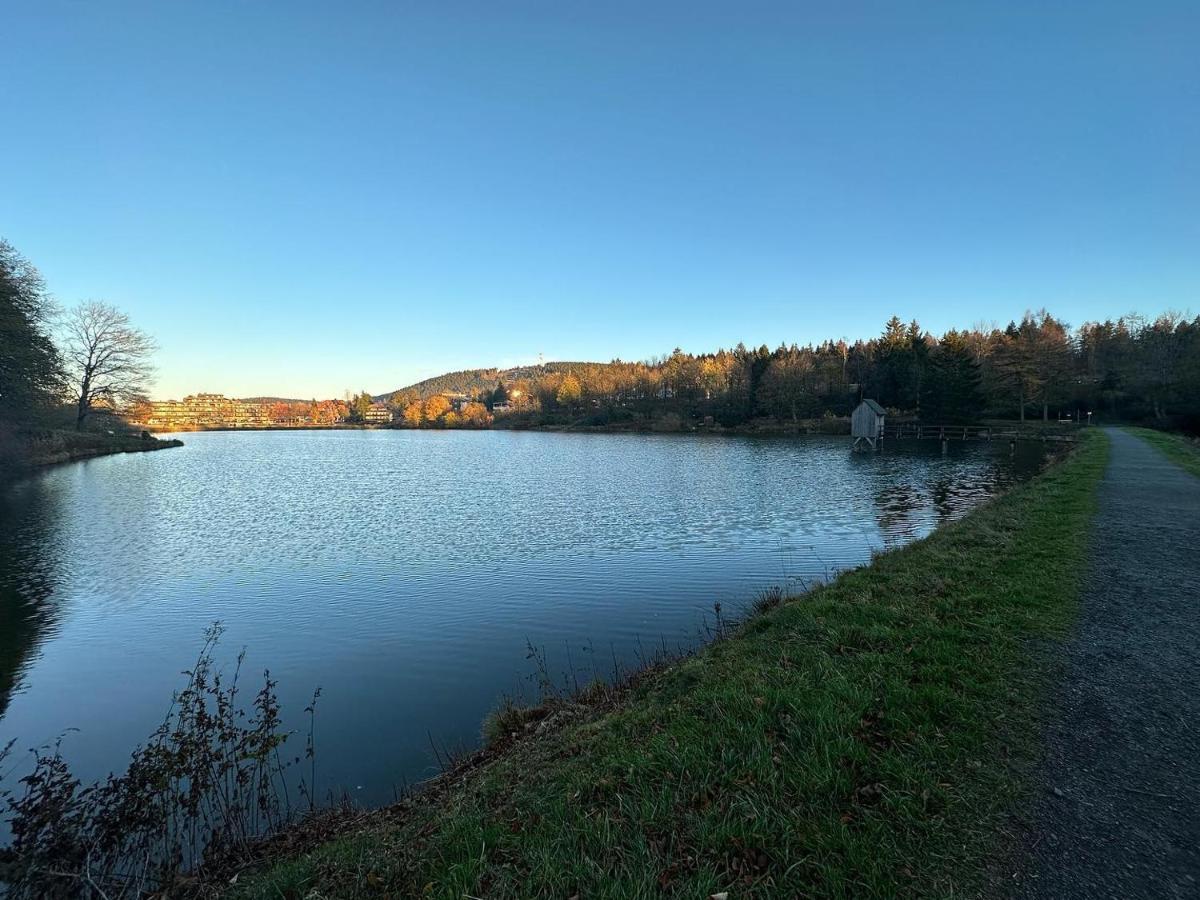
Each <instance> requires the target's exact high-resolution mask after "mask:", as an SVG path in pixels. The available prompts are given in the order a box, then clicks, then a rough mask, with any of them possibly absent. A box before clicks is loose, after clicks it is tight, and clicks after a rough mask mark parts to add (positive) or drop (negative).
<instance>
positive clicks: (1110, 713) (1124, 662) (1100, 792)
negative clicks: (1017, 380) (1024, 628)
mask: <svg viewBox="0 0 1200 900" xmlns="http://www.w3.org/2000/svg"><path fill="white" fill-rule="evenodd" d="M1108 434H1109V437H1110V438H1111V440H1112V456H1111V461H1110V464H1109V468H1108V471H1107V473H1106V474H1105V477H1104V481H1103V482H1102V484H1101V487H1100V505H1099V509H1098V511H1097V517H1096V524H1095V532H1094V535H1093V542H1092V548H1091V564H1090V572H1089V574H1088V576H1087V578H1086V580H1085V583H1084V589H1083V598H1082V608H1081V612H1080V621H1079V625H1078V629H1077V631H1076V633H1075V634H1074V635H1073V637H1072V638H1071V639H1070V640H1069V641H1068V643H1067V644H1066V646H1065V652H1066V659H1065V663H1064V671H1063V677H1062V681H1061V683H1060V685H1059V687H1058V689H1057V696H1056V700H1057V704H1058V705H1057V708H1055V710H1054V717H1053V721H1052V722H1051V723H1050V725H1049V726H1048V728H1047V732H1046V743H1047V748H1046V751H1047V755H1046V759H1045V762H1044V764H1043V766H1042V768H1041V769H1040V770H1039V772H1038V776H1037V777H1038V787H1037V791H1038V795H1037V799H1036V801H1035V806H1034V814H1033V826H1032V829H1031V831H1030V835H1029V838H1028V840H1027V842H1026V848H1025V853H1024V854H1023V858H1022V860H1021V862H1020V864H1019V865H1018V866H1017V867H1016V868H1017V872H1016V873H1015V875H1014V876H1013V882H1012V884H1013V885H1014V891H1013V893H1014V895H1015V896H1016V897H1020V898H1033V897H1037V898H1074V897H1087V898H1093V897H1099V898H1107V897H1113V898H1122V900H1124V898H1135V897H1153V898H1183V897H1186V898H1200V479H1198V478H1195V477H1194V476H1192V475H1189V474H1188V473H1187V472H1185V471H1183V470H1182V469H1180V468H1178V467H1176V466H1175V465H1173V464H1172V463H1170V462H1169V461H1168V460H1167V459H1166V458H1165V457H1163V456H1162V455H1161V454H1160V453H1158V451H1156V450H1155V449H1154V448H1152V447H1151V446H1149V445H1148V444H1145V443H1144V442H1142V441H1141V440H1139V439H1138V438H1136V437H1133V436H1131V435H1128V434H1126V433H1125V432H1122V431H1116V430H1110V431H1109V432H1108Z"/></svg>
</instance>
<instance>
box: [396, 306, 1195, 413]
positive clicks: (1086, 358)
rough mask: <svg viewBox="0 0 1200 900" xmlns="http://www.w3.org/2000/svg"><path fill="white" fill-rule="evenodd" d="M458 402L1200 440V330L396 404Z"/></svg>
mask: <svg viewBox="0 0 1200 900" xmlns="http://www.w3.org/2000/svg"><path fill="white" fill-rule="evenodd" d="M488 385H490V386H488ZM451 391H455V392H461V393H466V394H468V395H470V396H472V397H473V398H475V399H476V400H478V401H480V402H481V403H483V404H485V405H486V406H487V407H488V409H489V410H496V411H502V412H503V413H504V417H505V418H509V419H510V420H512V422H513V424H521V423H529V424H538V423H554V424H568V423H578V424H591V425H605V424H620V423H622V422H630V421H637V420H653V419H662V418H664V417H678V419H679V420H680V421H681V422H686V421H688V420H696V419H701V418H702V417H705V416H712V417H713V420H714V421H715V422H717V423H719V424H721V425H725V426H728V427H732V426H738V425H742V424H744V423H747V422H750V421H752V420H755V419H761V418H769V419H773V420H778V421H783V422H798V421H801V420H807V419H814V418H820V417H824V416H830V415H832V416H840V415H846V414H847V413H848V412H849V411H850V409H851V408H852V407H853V406H854V405H855V404H856V403H857V402H858V401H859V400H860V399H861V398H863V397H871V398H873V399H875V400H877V401H879V402H880V403H882V404H883V405H884V406H885V407H888V408H889V409H891V410H894V411H896V412H898V413H901V414H905V415H910V416H912V417H914V418H916V419H919V420H921V421H923V422H929V423H935V424H952V423H954V424H956V423H969V422H975V421H979V420H981V419H991V418H1005V419H1021V420H1025V419H1042V420H1046V419H1056V418H1059V417H1074V416H1076V415H1079V416H1080V417H1081V418H1084V419H1086V414H1087V413H1088V412H1091V413H1093V418H1094V419H1096V420H1112V421H1118V420H1120V421H1144V422H1151V423H1154V424H1157V425H1160V426H1163V427H1178V428H1183V429H1185V430H1188V431H1192V432H1197V431H1200V317H1197V318H1194V319H1188V318H1185V317H1184V316H1182V315H1179V314H1174V313H1167V314H1163V315H1161V316H1159V317H1158V318H1156V319H1153V320H1150V319H1146V318H1143V317H1140V316H1137V315H1129V316H1124V317H1122V318H1120V319H1118V320H1116V321H1111V320H1109V321H1104V322H1089V323H1087V324H1084V325H1082V326H1080V327H1078V328H1076V329H1071V328H1070V327H1069V326H1068V325H1067V324H1066V323H1064V322H1062V321H1060V320H1058V319H1056V318H1055V317H1054V316H1052V315H1050V314H1049V313H1048V312H1045V311H1040V312H1037V313H1029V314H1026V315H1025V317H1024V318H1023V319H1022V320H1021V321H1019V322H1012V323H1010V324H1009V325H1008V327H1007V328H986V329H985V328H973V329H968V330H962V331H959V330H952V331H949V332H947V333H945V334H943V335H941V336H940V337H936V336H934V335H931V334H928V333H926V332H924V331H923V330H922V329H921V327H920V326H919V325H918V323H916V322H912V323H910V324H907V325H906V324H905V323H903V322H902V321H900V319H898V318H895V317H893V318H892V319H891V320H890V321H888V322H887V323H886V325H885V326H884V329H883V332H882V334H881V335H880V336H879V337H877V338H872V339H870V340H859V341H856V342H854V343H847V342H846V341H827V342H825V343H822V344H818V345H808V346H803V347H801V346H796V345H794V344H793V345H790V346H780V347H778V348H776V349H775V350H771V349H769V348H767V347H766V346H762V347H759V348H757V349H748V348H746V347H745V346H742V345H740V344H739V345H738V346H737V347H735V348H734V349H732V350H718V351H717V352H715V353H707V354H700V355H692V354H688V353H684V352H682V351H681V350H676V351H675V352H674V353H672V354H671V355H670V356H667V357H664V358H661V359H654V360H649V361H646V362H638V363H630V362H622V361H621V360H614V361H613V362H611V363H548V364H546V365H545V366H541V367H536V366H534V367H524V368H522V369H519V370H507V371H501V372H497V371H496V370H473V371H468V372H456V373H451V374H449V375H445V376H441V377H439V378H436V379H430V380H428V381H425V382H422V383H420V384H418V385H414V386H413V387H412V388H408V389H406V390H401V391H397V392H395V393H394V394H392V395H390V400H391V403H392V405H393V407H394V408H395V409H396V410H397V412H398V413H399V415H398V417H397V418H398V420H399V421H403V420H404V419H403V416H404V413H405V411H406V410H408V409H410V408H411V407H412V406H413V405H414V404H415V403H417V402H424V401H426V400H428V399H429V397H431V396H434V395H436V394H439V393H446V392H451ZM408 421H409V423H410V424H416V423H417V422H419V421H421V418H420V417H419V416H409V419H408ZM497 421H498V422H503V419H502V418H501V417H500V416H497ZM425 424H431V423H430V422H426V423H425Z"/></svg>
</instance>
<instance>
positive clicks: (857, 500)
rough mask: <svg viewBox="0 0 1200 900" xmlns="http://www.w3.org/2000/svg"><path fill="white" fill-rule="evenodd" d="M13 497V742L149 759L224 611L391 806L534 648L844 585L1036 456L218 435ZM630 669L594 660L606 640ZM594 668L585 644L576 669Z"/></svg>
mask: <svg viewBox="0 0 1200 900" xmlns="http://www.w3.org/2000/svg"><path fill="white" fill-rule="evenodd" d="M186 442H187V446H186V447H184V448H182V449H179V450H171V451H168V452H164V453H152V454H134V455H127V456H114V457H108V458H104V459H98V460H92V461H89V462H86V463H81V464H76V465H72V466H65V467H61V468H57V469H54V470H52V471H47V472H45V473H42V474H40V475H38V476H36V477H34V478H32V479H29V480H26V481H24V482H21V483H18V484H16V485H12V486H10V487H8V488H5V489H3V490H2V491H0V626H2V627H3V633H2V635H0V654H2V655H0V715H2V718H0V744H2V743H3V742H6V741H7V740H8V739H9V738H10V737H18V738H19V739H20V742H21V745H22V746H32V745H34V744H35V743H40V742H42V741H45V740H46V739H48V738H52V737H53V736H55V735H57V734H59V733H61V732H62V731H63V730H64V729H66V728H71V727H74V728H79V729H80V732H79V734H77V735H72V736H71V737H70V739H69V740H68V741H67V744H66V747H65V752H66V754H67V756H68V757H69V758H70V759H71V761H72V762H73V764H74V765H75V766H76V768H77V770H78V771H79V774H81V775H83V776H85V777H97V776H101V775H103V774H105V773H107V772H108V771H109V770H110V769H112V768H114V767H120V766H122V765H123V763H124V760H125V759H126V758H127V756H128V753H129V750H130V749H131V748H132V747H133V745H134V744H135V743H137V742H138V741H139V740H141V739H143V738H144V737H145V736H146V735H147V734H149V733H150V731H151V730H152V729H153V727H154V725H155V724H157V722H158V721H159V720H160V719H161V716H162V713H163V712H164V709H165V704H166V702H167V701H168V700H169V698H170V693H171V691H172V689H173V688H174V687H176V686H177V685H178V684H179V681H180V679H179V672H180V670H181V669H183V668H184V667H185V666H186V665H187V664H188V663H189V662H191V661H192V659H194V656H195V652H196V649H197V648H198V646H199V643H200V636H201V633H202V631H203V629H204V627H205V626H206V625H208V624H209V623H210V622H212V621H213V620H215V619H220V620H222V621H224V622H225V624H226V638H225V645H226V646H225V648H224V649H225V651H227V652H228V654H229V656H230V657H232V655H233V654H234V653H236V651H237V649H238V648H240V647H241V646H243V645H244V646H246V647H248V648H249V653H248V657H247V661H248V664H249V665H250V667H251V668H252V669H253V668H254V667H258V668H262V667H265V666H267V665H269V666H270V667H271V674H272V676H273V677H275V678H277V679H278V680H279V683H280V696H281V699H282V701H283V703H284V712H285V715H286V714H287V713H288V712H289V711H290V712H291V713H292V714H293V715H295V716H296V717H297V718H296V724H297V725H299V724H300V722H299V711H300V710H301V709H303V707H304V705H305V703H306V702H307V699H308V697H309V695H310V694H311V691H312V689H313V687H314V686H316V685H320V686H321V687H322V689H323V699H322V704H323V705H322V709H321V711H320V714H319V716H318V759H319V760H320V766H321V770H320V771H319V772H318V777H319V778H320V779H321V780H322V781H323V782H325V784H326V786H346V787H348V788H349V789H350V791H351V792H352V793H354V794H355V796H356V797H358V798H359V799H361V800H362V801H363V802H377V801H382V800H386V799H388V798H390V797H391V795H392V789H393V786H394V785H396V784H399V783H401V782H404V781H411V780H414V779H417V778H420V777H423V776H425V775H427V774H429V773H430V771H431V767H432V762H433V761H432V759H431V758H430V753H429V750H428V748H429V735H434V736H436V737H437V738H438V739H439V740H441V741H444V742H446V743H449V744H456V743H462V744H472V743H474V742H475V741H476V739H477V735H478V728H479V722H480V720H481V718H482V717H483V715H484V714H485V713H486V712H487V710H488V709H489V708H490V707H491V706H492V705H493V703H494V702H495V700H496V698H497V696H498V695H499V694H500V693H501V692H504V691H513V690H520V689H522V688H524V687H525V686H526V685H525V681H524V676H525V675H526V674H527V673H528V669H527V666H528V663H527V662H526V660H525V655H526V654H525V648H526V642H527V641H530V642H533V643H534V644H536V645H539V646H542V647H545V648H546V649H547V651H548V653H549V663H550V666H551V669H552V672H553V673H554V674H558V673H560V672H565V671H566V670H567V668H568V667H574V668H577V669H578V668H582V670H583V671H582V672H581V673H580V676H581V677H587V676H588V675H589V674H590V672H591V671H592V670H593V669H594V670H595V671H597V672H608V671H611V668H612V659H613V658H614V657H615V658H616V659H617V660H618V661H619V662H621V663H623V664H632V663H633V662H634V661H635V660H636V659H637V657H638V655H639V652H640V651H639V645H640V644H641V643H642V642H648V643H653V644H658V643H660V642H665V643H667V644H668V645H676V646H678V645H688V644H691V643H694V641H695V640H697V638H698V635H699V633H700V630H701V625H702V621H703V617H704V615H705V614H706V613H711V609H712V604H713V602H714V601H720V602H721V603H722V604H723V606H724V608H725V609H726V610H730V611H736V610H737V609H739V608H742V607H743V606H744V605H745V604H746V603H748V602H749V600H750V599H751V598H752V597H753V596H754V594H755V592H756V591H758V590H760V589H762V588H763V587H766V586H769V585H772V584H785V585H793V584H799V583H812V582H815V581H819V580H821V579H823V578H825V577H827V576H829V575H830V574H832V573H834V572H836V571H837V570H839V569H842V568H845V567H847V566H851V565H857V564H859V563H861V562H863V561H865V560H866V559H868V558H869V556H870V553H871V551H872V550H875V549H879V548H881V547H891V546H895V545H898V544H901V543H904V542H906V541H909V540H912V539H913V538H915V537H919V536H922V535H924V534H926V533H928V532H929V531H930V530H931V529H932V528H933V527H935V526H936V525H937V523H938V522H940V521H943V520H945V519H947V518H952V517H955V516H958V515H961V514H962V513H963V512H965V511H966V510H967V509H969V508H970V507H971V506H973V505H974V504H976V503H978V502H979V501H981V500H982V499H984V498H986V497H988V496H990V495H992V494H993V493H994V492H995V491H996V490H997V489H998V488H1001V487H1003V486H1004V485H1006V484H1008V483H1010V482H1011V481H1012V480H1013V479H1014V478H1017V477H1020V476H1021V474H1022V473H1023V472H1025V471H1029V470H1031V469H1033V468H1035V467H1036V466H1037V464H1038V459H1037V458H1036V457H1033V458H1028V459H1025V458H1021V459H1010V458H1009V455H1008V452H1007V447H1004V448H1000V447H995V448H993V447H992V446H991V445H987V444H965V445H963V444H959V445H953V446H952V447H951V448H950V451H949V452H948V453H947V454H945V455H943V454H942V453H941V451H940V447H939V446H938V445H937V443H936V442H929V443H928V444H926V445H925V446H920V445H917V444H915V443H914V444H913V445H911V446H900V445H893V446H891V447H889V448H888V449H887V450H886V451H885V452H884V453H881V454H858V455H853V454H851V453H850V452H849V442H848V441H847V440H846V439H842V438H825V437H813V438H798V439H750V438H714V437H690V436H675V435H672V436H646V435H573V434H537V433H506V432H409V431H385V432H258V433H245V434H235V433H206V434H196V435H190V436H187V437H186ZM597 656H599V657H601V658H602V659H593V657H597ZM568 660H570V662H568Z"/></svg>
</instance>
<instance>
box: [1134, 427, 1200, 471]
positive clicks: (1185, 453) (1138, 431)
mask: <svg viewBox="0 0 1200 900" xmlns="http://www.w3.org/2000/svg"><path fill="white" fill-rule="evenodd" d="M1125 430H1126V431H1128V432H1129V433H1130V434H1134V435H1137V436H1138V437H1140V438H1141V439H1142V440H1144V441H1145V442H1146V443H1148V444H1150V445H1152V446H1153V447H1154V448H1155V449H1157V450H1158V451H1159V452H1160V453H1162V455H1163V456H1165V457H1166V458H1167V459H1169V460H1171V462H1173V463H1175V464H1176V465H1178V466H1181V467H1182V468H1184V469H1187V471H1189V472H1191V473H1192V474H1193V475H1197V476H1200V445H1198V444H1197V443H1196V442H1195V441H1190V440H1188V439H1187V438H1185V437H1184V436H1183V435H1181V434H1170V433H1169V432H1166V431H1155V430H1154V429H1153V428H1126V429H1125Z"/></svg>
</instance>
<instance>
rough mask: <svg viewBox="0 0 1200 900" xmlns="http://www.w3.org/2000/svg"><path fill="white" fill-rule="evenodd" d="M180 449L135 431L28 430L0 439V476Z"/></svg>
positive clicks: (177, 444) (172, 442)
mask: <svg viewBox="0 0 1200 900" xmlns="http://www.w3.org/2000/svg"><path fill="white" fill-rule="evenodd" d="M182 446H183V441H179V440H160V439H158V438H154V437H150V436H148V435H147V436H143V435H142V434H140V433H138V432H132V433H130V432H123V431H117V432H114V433H109V432H104V431H71V430H66V429H56V428H37V429H28V430H22V431H17V432H13V433H9V434H7V435H4V436H3V437H2V439H0V475H2V474H4V473H7V474H21V473H22V472H27V471H29V470H30V469H34V468H37V467H40V466H50V465H56V464H58V463H64V462H74V461H76V460H81V459H90V458H92V457H94V456H108V455H109V454H112V453H142V452H145V451H147V450H163V449H166V448H168V447H182Z"/></svg>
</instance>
